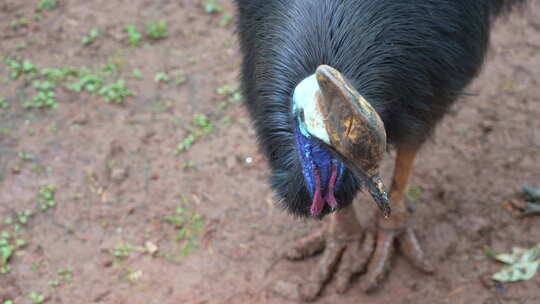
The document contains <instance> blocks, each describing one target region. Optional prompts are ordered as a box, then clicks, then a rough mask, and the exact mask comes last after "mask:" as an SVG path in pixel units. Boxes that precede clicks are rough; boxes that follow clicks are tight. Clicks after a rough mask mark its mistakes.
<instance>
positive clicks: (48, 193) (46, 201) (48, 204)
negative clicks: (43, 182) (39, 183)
mask: <svg viewBox="0 0 540 304" xmlns="http://www.w3.org/2000/svg"><path fill="white" fill-rule="evenodd" d="M55 193H56V186H53V185H49V186H45V187H42V188H41V189H40V190H39V193H38V195H37V201H38V205H39V209H40V210H41V211H43V212H45V211H47V210H48V209H49V208H54V207H56V200H55V199H54V194H55Z"/></svg>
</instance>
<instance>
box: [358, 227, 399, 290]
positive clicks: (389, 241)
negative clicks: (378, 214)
mask: <svg viewBox="0 0 540 304" xmlns="http://www.w3.org/2000/svg"><path fill="white" fill-rule="evenodd" d="M396 235H397V231H396V230H383V231H379V234H378V237H377V245H376V248H375V252H374V253H373V256H372V257H371V261H370V263H369V265H368V274H367V278H366V281H365V283H364V286H363V289H364V291H365V292H366V293H369V292H372V291H374V290H375V289H377V287H378V286H379V284H380V282H381V281H382V280H383V279H384V276H385V274H386V272H387V271H388V268H389V266H390V262H391V259H392V256H393V255H394V239H395V238H396Z"/></svg>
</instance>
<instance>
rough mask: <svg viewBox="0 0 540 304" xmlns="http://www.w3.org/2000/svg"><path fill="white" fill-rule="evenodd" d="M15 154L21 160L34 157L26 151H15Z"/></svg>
mask: <svg viewBox="0 0 540 304" xmlns="http://www.w3.org/2000/svg"><path fill="white" fill-rule="evenodd" d="M17 156H18V157H19V158H20V159H21V160H23V161H29V160H32V159H34V155H32V154H30V153H28V152H19V153H17Z"/></svg>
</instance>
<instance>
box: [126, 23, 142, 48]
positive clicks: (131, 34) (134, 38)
mask: <svg viewBox="0 0 540 304" xmlns="http://www.w3.org/2000/svg"><path fill="white" fill-rule="evenodd" d="M124 31H125V32H126V33H127V35H128V44H129V45H131V46H139V45H141V39H142V35H141V33H139V31H137V26H135V25H134V24H129V25H126V26H125V27H124Z"/></svg>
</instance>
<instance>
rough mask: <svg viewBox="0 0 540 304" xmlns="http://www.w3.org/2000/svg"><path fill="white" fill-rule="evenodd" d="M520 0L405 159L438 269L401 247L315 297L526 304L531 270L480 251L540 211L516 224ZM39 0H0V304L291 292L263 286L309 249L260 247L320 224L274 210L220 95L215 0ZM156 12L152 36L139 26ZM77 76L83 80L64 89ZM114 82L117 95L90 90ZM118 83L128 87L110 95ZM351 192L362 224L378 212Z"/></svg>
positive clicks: (524, 177)
mask: <svg viewBox="0 0 540 304" xmlns="http://www.w3.org/2000/svg"><path fill="white" fill-rule="evenodd" d="M532 2H533V3H531V5H530V7H529V9H527V10H525V11H523V12H521V13H517V14H514V15H513V16H511V17H510V18H509V19H508V20H503V21H501V22H499V23H498V25H497V27H496V29H495V33H494V36H493V41H492V44H493V48H492V50H491V52H490V55H489V58H488V62H487V66H486V68H485V69H484V71H483V73H482V74H481V76H480V77H479V78H478V79H477V81H476V82H475V83H474V84H473V85H472V86H471V87H470V88H469V89H468V93H470V94H469V95H467V96H465V97H464V98H463V99H462V100H461V101H460V102H459V103H458V104H456V106H455V107H454V108H453V111H452V112H451V114H450V115H448V116H447V117H446V119H445V120H444V122H443V123H442V124H441V126H440V128H439V129H438V130H437V132H436V136H435V138H434V140H433V141H432V142H430V143H429V144H428V145H426V147H425V148H424V149H423V151H422V152H421V155H420V157H419V160H418V162H417V166H416V169H415V174H414V177H413V179H412V184H411V187H410V189H411V190H410V193H409V194H410V195H409V199H410V201H411V202H412V204H413V205H414V206H415V208H416V210H417V212H416V214H417V217H416V221H415V227H416V228H417V230H418V232H419V236H420V238H421V241H422V242H423V243H424V245H425V248H426V249H427V251H428V253H429V254H430V256H431V258H432V260H433V261H435V264H436V265H437V272H436V274H435V275H432V276H426V275H423V274H420V273H418V272H417V271H415V270H414V269H413V268H412V267H410V266H409V265H408V264H407V263H406V262H405V261H404V260H403V259H402V258H401V257H400V258H398V259H397V260H396V262H395V264H394V267H393V271H392V273H391V275H390V277H389V279H388V281H387V282H386V284H385V285H384V286H383V287H382V288H381V289H380V290H379V291H378V292H376V293H375V294H373V295H369V296H366V295H364V294H363V293H362V292H361V290H360V288H358V282H357V283H356V284H354V285H353V286H352V288H351V289H350V290H349V292H348V293H346V294H345V295H338V294H337V293H336V291H335V288H334V285H333V284H332V283H330V285H329V286H328V288H326V289H325V291H324V293H323V295H322V297H321V298H320V299H319V300H318V301H317V303H486V304H488V303H490V304H491V303H540V291H539V290H540V275H537V276H536V277H535V278H533V279H532V280H529V281H525V282H520V283H514V284H495V283H494V282H493V281H491V280H490V279H489V277H490V276H491V275H492V274H493V273H495V272H496V271H498V270H499V269H500V268H501V264H498V263H497V262H495V261H493V260H492V259H491V258H489V257H488V256H486V252H487V251H489V250H493V251H494V252H508V251H510V250H511V248H512V247H514V246H520V247H527V248H529V247H531V246H533V245H535V244H536V243H538V242H539V240H540V228H539V227H540V218H539V217H529V218H516V217H515V213H516V211H517V209H516V205H518V206H519V205H520V204H522V203H523V200H522V198H521V197H520V195H519V192H520V189H521V186H522V185H525V184H530V185H533V186H536V187H540V119H539V117H540V86H539V82H538V79H540V21H539V20H540V2H537V1H532ZM40 4H41V5H40ZM47 4H51V1H50V0H49V1H47V0H44V1H19V0H2V1H1V2H0V29H1V31H0V56H2V57H3V58H4V59H6V58H8V60H5V62H3V63H0V218H1V219H2V222H1V223H0V232H1V231H4V232H6V233H4V234H3V236H2V238H3V239H4V240H5V241H6V242H8V244H10V245H9V247H8V246H4V249H5V250H7V249H6V248H9V251H10V253H9V255H10V258H9V260H8V261H5V263H3V264H2V265H0V266H2V268H0V272H1V273H2V274H0V303H8V302H7V301H8V300H11V301H13V303H16V304H22V303H115V304H120V303H130V304H138V303H141V304H142V303H212V304H213V303H293V302H292V301H289V300H286V299H283V298H281V297H279V296H278V295H276V294H275V293H273V292H272V291H271V288H270V287H271V286H273V284H275V282H277V281H278V280H282V279H287V280H295V279H298V278H302V277H305V276H306V275H307V274H308V273H309V269H310V268H311V267H314V266H315V265H316V261H317V259H316V258H314V259H310V260H308V261H305V262H301V263H296V264H295V263H290V262H285V261H279V260H277V262H276V256H277V252H279V251H280V249H281V248H282V247H283V246H284V245H285V244H287V243H289V242H291V241H292V240H294V239H296V238H298V237H300V236H303V235H306V234H307V233H308V232H309V231H310V230H312V229H313V228H314V227H317V226H319V225H321V222H317V221H300V220H297V219H294V218H292V217H291V216H289V215H287V214H285V213H284V212H282V211H281V210H280V209H278V208H276V207H275V206H274V205H273V196H272V193H271V191H270V190H269V188H268V186H267V184H266V178H267V176H268V173H269V172H268V168H267V166H266V163H265V161H264V159H263V158H262V156H261V155H260V154H259V153H258V151H257V147H256V143H255V139H254V133H253V129H252V128H251V127H250V125H249V121H248V120H247V116H246V113H245V111H244V110H243V108H242V107H241V106H240V103H239V101H238V100H239V99H240V96H238V94H236V93H237V90H236V88H237V87H238V81H237V73H238V70H239V63H240V58H239V54H238V50H237V44H236V40H235V36H234V29H233V27H234V26H233V24H232V23H231V22H230V20H229V19H230V15H231V14H234V10H233V7H232V4H231V3H230V1H225V0H223V1H221V2H218V4H219V5H220V7H211V6H210V7H207V9H208V10H209V11H212V10H215V12H213V13H209V12H208V11H205V8H204V7H203V5H204V4H211V1H195V0H176V1H172V0H160V1H146V0H137V1H135V0H133V1H126V0H118V1H104V0H94V1H80V0H60V1H59V2H58V3H57V5H56V6H55V5H54V1H52V4H53V5H51V6H50V7H48V8H47ZM38 6H40V7H41V8H42V10H36V9H37V7H38ZM160 20H162V21H167V27H168V28H167V29H168V35H167V36H166V37H165V38H164V39H152V38H150V37H148V35H147V34H146V31H145V28H146V26H147V25H146V23H147V22H154V21H160ZM129 24H133V25H135V26H136V28H137V31H138V32H139V33H140V34H141V37H139V38H138V37H137V35H136V33H133V32H132V34H130V35H128V33H127V32H126V31H125V30H124V28H125V26H126V25H129ZM93 28H96V29H98V34H97V35H92V34H90V31H91V30H92V29H93ZM154 34H156V33H154ZM156 35H157V36H159V33H157V34H156ZM128 36H129V37H130V38H131V40H130V39H128ZM83 37H87V39H85V40H86V41H85V42H83V41H82V39H83ZM138 40H140V41H139V45H138V46H137V45H130V43H131V44H137V42H138ZM24 59H26V60H27V61H26V64H24V62H23V60H24ZM17 64H21V65H19V66H18V65H17ZM68 67H71V68H72V69H71V70H68V69H65V68H68ZM83 67H87V69H83ZM44 68H55V69H57V70H56V72H57V74H54V72H50V71H49V74H46V75H42V74H41V73H42V72H43V69H44ZM59 69H64V70H59ZM11 73H14V74H13V76H17V77H16V79H13V78H12V77H11V76H10V74H11ZM17 74H20V75H17ZM55 75H56V76H55ZM88 75H94V76H97V77H98V78H99V80H95V79H94V81H95V82H92V80H88V82H85V83H81V81H82V80H83V79H87V78H84V77H86V76H88ZM47 79H49V80H51V81H50V82H49V87H46V85H45V87H44V86H43V83H46V80H47ZM120 79H122V80H124V81H125V88H124V91H123V90H122V89H121V85H118V86H116V87H115V88H116V89H115V88H111V87H109V88H107V89H105V90H101V92H100V89H99V88H103V87H106V86H107V85H109V84H114V83H116V81H117V80H120ZM35 80H38V81H42V83H41V87H40V88H35V87H34V84H33V82H34V81H35ZM99 81H101V83H100V82H99ZM70 84H79V88H78V89H79V90H77V88H76V86H71V89H68V88H67V87H66V85H70ZM116 84H118V83H116ZM38 86H39V83H38ZM96 87H97V88H98V89H96ZM125 89H128V90H131V91H132V92H133V93H134V95H133V96H125V98H124V99H123V101H121V100H122V96H124V95H130V94H129V93H127V91H125ZM81 90H82V91H81ZM40 91H41V92H42V93H44V94H45V95H46V96H48V97H46V98H44V101H43V100H42V102H40V99H39V98H38V99H36V100H34V99H33V98H34V96H37V95H39V94H40ZM79 91H80V92H79ZM217 91H219V92H217ZM49 92H54V93H55V94H56V95H55V96H53V97H51V96H52V94H49ZM109 93H110V94H111V95H108V94H109ZM122 93H125V94H122ZM47 94H49V95H47ZM41 96H42V97H43V94H42V95H41ZM107 96H109V97H111V98H114V97H117V98H118V99H117V101H118V102H114V101H110V102H107V100H106V97H107ZM29 100H30V102H28V101H29ZM120 101H121V102H120ZM55 105H57V107H56V106H55ZM51 106H52V107H51ZM392 155H393V153H391V154H390V155H389V156H388V157H387V160H386V161H385V168H386V170H385V172H386V179H388V173H389V169H390V165H391V158H392V157H391V156H392ZM359 199H360V200H363V201H365V204H364V206H365V209H364V210H362V212H361V213H362V214H360V217H361V218H362V219H363V220H364V223H365V225H366V227H367V228H370V227H372V226H371V224H372V221H370V219H372V218H373V217H374V215H375V212H376V210H375V209H374V207H373V204H372V203H371V202H370V200H369V199H368V198H367V197H365V196H364V195H361V196H360V197H359ZM28 211H31V214H30V213H29V212H28ZM370 223H371V224H370ZM8 234H9V235H8ZM6 254H7V253H6ZM359 280H362V277H360V278H359Z"/></svg>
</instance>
